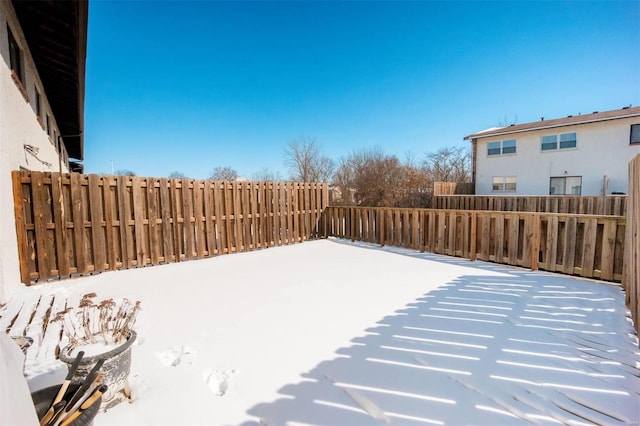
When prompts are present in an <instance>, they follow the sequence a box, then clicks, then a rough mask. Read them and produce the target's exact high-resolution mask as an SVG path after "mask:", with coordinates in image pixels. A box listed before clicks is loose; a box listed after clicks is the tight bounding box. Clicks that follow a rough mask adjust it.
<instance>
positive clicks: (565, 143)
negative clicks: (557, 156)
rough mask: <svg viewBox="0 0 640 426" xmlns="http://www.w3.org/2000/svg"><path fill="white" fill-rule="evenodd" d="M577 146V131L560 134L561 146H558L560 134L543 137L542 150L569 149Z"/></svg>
mask: <svg viewBox="0 0 640 426" xmlns="http://www.w3.org/2000/svg"><path fill="white" fill-rule="evenodd" d="M576 146H577V139H576V134H575V133H563V134H561V135H560V146H558V135H547V136H543V137H542V145H541V146H540V149H541V150H542V151H551V150H554V149H569V148H575V147H576Z"/></svg>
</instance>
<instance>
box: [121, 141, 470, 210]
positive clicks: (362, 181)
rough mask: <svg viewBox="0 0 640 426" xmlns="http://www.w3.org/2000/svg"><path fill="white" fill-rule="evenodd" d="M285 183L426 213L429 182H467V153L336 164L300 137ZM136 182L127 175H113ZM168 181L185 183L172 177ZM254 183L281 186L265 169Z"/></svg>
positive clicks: (363, 153) (223, 176)
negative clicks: (320, 185)
mask: <svg viewBox="0 0 640 426" xmlns="http://www.w3.org/2000/svg"><path fill="white" fill-rule="evenodd" d="M284 158H285V164H286V166H287V168H288V172H289V177H288V179H289V180H292V181H297V182H326V183H329V184H330V185H331V187H332V203H333V204H334V205H340V204H344V205H360V206H370V207H381V206H387V207H388V206H393V207H430V205H431V197H432V190H433V183H434V182H457V183H459V182H469V181H470V180H471V153H470V150H469V149H465V148H459V147H447V148H441V149H439V150H438V151H436V152H427V153H425V154H424V156H423V158H422V159H417V158H415V157H413V156H412V155H407V158H405V159H404V160H400V159H399V158H398V157H397V156H395V155H389V154H386V153H385V152H384V151H383V150H382V149H380V148H363V149H360V150H354V151H353V152H351V153H350V154H348V155H345V156H343V157H341V158H340V159H338V160H337V161H335V160H333V159H332V158H330V157H328V156H326V155H324V153H323V152H322V146H321V144H320V143H319V142H318V141H317V140H316V139H315V138H307V137H301V138H298V139H294V140H292V141H290V142H289V143H288V144H287V147H286V148H285V153H284ZM125 173H126V174H128V175H133V176H135V173H133V172H132V171H130V170H123V171H120V170H119V171H118V172H116V174H125ZM168 177H169V178H173V179H177V178H185V177H187V176H185V175H184V174H183V173H181V172H178V171H174V172H172V173H171V174H169V176H168ZM238 177H239V175H238V172H237V171H236V170H235V169H233V168H232V167H229V166H217V167H215V168H214V169H213V170H212V171H211V173H210V174H209V176H208V179H211V180H237V179H238ZM252 179H253V180H256V181H282V180H284V179H282V177H281V176H280V175H279V173H276V172H272V171H271V170H269V169H268V168H264V169H262V170H260V171H259V172H257V173H255V174H254V175H253V176H252Z"/></svg>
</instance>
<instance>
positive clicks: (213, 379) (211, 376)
mask: <svg viewBox="0 0 640 426" xmlns="http://www.w3.org/2000/svg"><path fill="white" fill-rule="evenodd" d="M236 373H237V371H236V370H224V371H211V370H206V371H205V372H204V375H203V376H204V382H205V383H206V384H207V386H209V388H210V389H211V390H212V391H213V394H214V395H215V396H224V394H226V393H227V391H228V390H229V381H230V379H231V377H232V376H234V375H235V374H236Z"/></svg>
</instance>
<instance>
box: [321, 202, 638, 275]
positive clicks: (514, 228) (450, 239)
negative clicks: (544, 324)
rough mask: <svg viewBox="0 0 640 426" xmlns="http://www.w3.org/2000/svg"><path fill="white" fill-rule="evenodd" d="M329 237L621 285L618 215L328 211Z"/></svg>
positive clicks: (621, 235)
mask: <svg viewBox="0 0 640 426" xmlns="http://www.w3.org/2000/svg"><path fill="white" fill-rule="evenodd" d="M325 220H326V224H325V230H326V232H327V235H328V236H335V237H340V238H348V239H351V240H354V241H367V242H372V243H378V244H381V245H386V244H388V245H393V246H399V247H408V248H413V249H416V250H420V251H430V252H433V253H437V254H446V255H450V256H458V257H463V258H467V259H471V260H475V259H479V260H486V261H491V262H497V263H503V264H507V265H515V266H522V267H527V268H531V269H533V270H536V269H544V270H547V271H554V272H560V273H565V274H571V275H579V276H582V277H588V278H598V279H602V280H607V281H620V280H621V279H622V272H623V256H624V239H625V222H626V219H625V218H624V217H619V216H593V215H569V214H555V213H525V212H515V213H513V212H492V211H469V210H467V211H465V210H446V211H445V210H436V209H394V208H366V207H328V208H327V209H326V210H325Z"/></svg>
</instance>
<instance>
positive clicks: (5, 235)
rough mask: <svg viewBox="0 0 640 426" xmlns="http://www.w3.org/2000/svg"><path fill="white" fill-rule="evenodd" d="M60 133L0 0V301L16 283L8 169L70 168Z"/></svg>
mask: <svg viewBox="0 0 640 426" xmlns="http://www.w3.org/2000/svg"><path fill="white" fill-rule="evenodd" d="M7 26H9V27H10V28H11V32H12V34H13V36H14V37H15V39H16V41H17V43H18V44H19V46H20V49H21V60H22V68H23V77H22V86H23V89H24V90H25V91H26V95H27V96H26V98H27V99H25V96H24V95H23V93H22V92H21V88H20V87H19V85H18V84H17V83H16V82H15V81H14V79H13V78H12V76H11V67H10V56H9V35H8V31H7ZM36 91H38V92H39V93H40V110H41V120H40V121H39V120H38V116H37V115H36ZM47 115H49V128H47V120H46V117H47ZM59 134H60V132H59V130H58V127H57V125H56V121H55V117H54V116H53V114H52V112H51V108H50V106H49V102H48V100H47V96H46V91H45V90H44V87H43V85H42V82H41V81H40V78H39V76H38V73H37V71H36V67H35V64H34V62H33V59H32V57H31V54H30V53H29V49H28V47H27V43H26V41H25V39H24V35H23V33H22V30H21V28H20V25H19V23H18V20H17V17H16V15H15V11H14V9H13V6H12V5H11V2H5V1H3V2H0V303H5V302H6V301H7V300H8V299H9V298H10V297H11V294H12V292H13V291H14V290H15V289H16V288H17V287H18V286H19V283H20V275H19V266H18V252H17V243H16V230H15V219H14V212H13V204H14V203H13V191H12V186H11V171H12V170H20V169H21V168H24V169H28V170H38V171H51V172H58V171H62V172H68V165H67V164H68V158H67V155H66V150H65V148H64V144H62V146H61V147H60V152H61V153H62V154H61V155H58V147H57V144H56V143H55V141H56V138H57V136H58V135H59ZM25 145H31V146H32V147H33V149H32V152H33V153H34V155H32V154H30V153H28V152H27V150H26V149H25ZM36 152H37V153H36ZM60 160H62V161H60ZM61 163H62V164H61Z"/></svg>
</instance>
